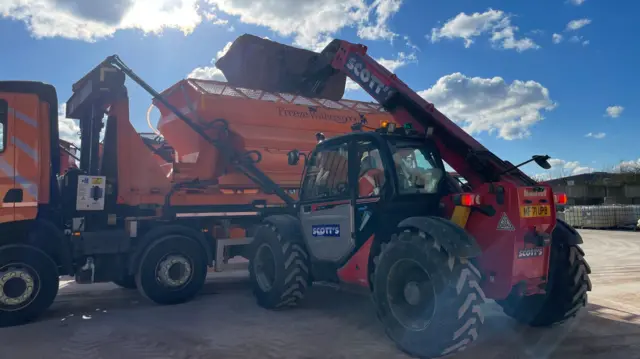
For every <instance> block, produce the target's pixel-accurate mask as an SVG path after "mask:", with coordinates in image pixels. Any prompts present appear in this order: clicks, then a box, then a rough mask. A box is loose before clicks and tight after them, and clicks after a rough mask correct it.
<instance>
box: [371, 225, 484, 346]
mask: <svg viewBox="0 0 640 359" xmlns="http://www.w3.org/2000/svg"><path fill="white" fill-rule="evenodd" d="M376 262H377V265H376V267H375V273H374V285H373V296H374V302H375V304H376V309H377V312H378V318H379V319H380V320H381V321H382V323H383V325H384V326H385V330H386V332H387V335H388V336H389V337H390V338H391V339H392V340H393V341H394V342H395V343H396V344H397V345H398V347H399V348H400V349H401V350H403V351H404V352H406V353H408V354H410V355H412V356H416V357H420V358H435V357H440V356H444V355H448V354H451V353H455V352H459V351H462V350H464V349H466V347H467V346H468V345H469V344H471V343H472V342H473V341H475V340H476V338H477V337H478V331H479V329H480V326H481V325H482V323H483V322H484V316H483V314H482V310H481V307H480V304H482V303H483V302H484V300H485V297H484V293H483V291H482V289H481V288H480V285H479V281H480V272H479V271H478V270H477V269H476V268H475V267H474V266H473V264H471V263H470V262H469V261H468V260H466V259H462V258H456V257H454V256H451V255H449V254H448V253H446V252H445V251H444V249H443V248H442V247H440V245H439V244H438V239H437V238H431V237H429V236H428V235H426V234H425V233H423V232H418V231H408V232H403V233H401V234H399V236H394V238H393V239H392V240H391V242H390V243H389V244H387V245H386V246H384V248H383V250H382V253H381V254H380V256H379V257H378V258H377V259H376Z"/></svg>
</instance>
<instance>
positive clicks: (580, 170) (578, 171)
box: [571, 166, 595, 176]
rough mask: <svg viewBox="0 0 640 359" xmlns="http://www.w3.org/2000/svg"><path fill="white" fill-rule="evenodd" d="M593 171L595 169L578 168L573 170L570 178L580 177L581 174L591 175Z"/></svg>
mask: <svg viewBox="0 0 640 359" xmlns="http://www.w3.org/2000/svg"><path fill="white" fill-rule="evenodd" d="M594 171H595V169H594V168H591V167H587V166H578V167H576V168H574V169H573V171H572V172H571V175H572V176H575V175H581V174H585V173H592V172H594Z"/></svg>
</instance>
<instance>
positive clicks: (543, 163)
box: [533, 155, 551, 170]
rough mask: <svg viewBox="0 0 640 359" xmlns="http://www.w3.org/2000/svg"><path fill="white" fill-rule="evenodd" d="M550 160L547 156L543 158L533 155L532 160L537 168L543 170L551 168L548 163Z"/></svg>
mask: <svg viewBox="0 0 640 359" xmlns="http://www.w3.org/2000/svg"><path fill="white" fill-rule="evenodd" d="M550 158H551V157H549V156H547V155H544V156H540V155H533V160H534V161H536V163H537V164H538V166H540V167H542V168H544V169H545V170H548V169H549V168H551V164H550V163H549V159H550Z"/></svg>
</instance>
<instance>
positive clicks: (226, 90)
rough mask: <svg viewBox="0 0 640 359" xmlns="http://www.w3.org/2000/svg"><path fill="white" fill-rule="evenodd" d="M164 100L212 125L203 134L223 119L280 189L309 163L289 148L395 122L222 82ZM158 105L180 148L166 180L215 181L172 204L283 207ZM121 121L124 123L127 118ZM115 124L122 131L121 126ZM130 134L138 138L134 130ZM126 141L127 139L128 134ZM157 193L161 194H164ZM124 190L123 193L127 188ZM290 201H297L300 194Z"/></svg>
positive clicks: (366, 108)
mask: <svg viewBox="0 0 640 359" xmlns="http://www.w3.org/2000/svg"><path fill="white" fill-rule="evenodd" d="M162 95H163V96H165V97H166V98H167V99H168V100H169V101H170V102H171V103H172V104H173V105H174V106H176V107H177V108H179V109H181V111H182V112H183V113H184V114H186V115H188V116H190V117H191V118H192V119H193V120H194V121H195V122H196V123H198V124H199V125H201V126H203V127H205V128H207V127H209V128H208V129H207V130H206V132H207V134H208V135H210V136H211V137H213V138H216V137H217V136H218V135H219V133H218V131H219V130H220V127H216V125H215V123H214V126H212V123H213V122H214V121H215V120H217V119H224V120H225V121H226V122H227V123H228V126H229V137H228V138H229V140H230V141H232V143H233V144H234V145H235V148H236V149H237V150H238V151H240V152H246V151H259V152H260V154H261V161H260V162H259V163H257V167H258V168H260V169H261V170H262V171H263V172H264V173H265V174H266V175H268V176H269V177H270V178H272V179H273V181H274V182H275V183H276V184H278V185H279V186H281V187H283V188H285V189H289V190H292V191H296V190H297V189H298V188H299V186H300V180H301V174H302V170H303V168H304V163H303V162H300V163H299V164H298V165H296V166H290V165H288V162H287V153H288V152H289V151H291V150H292V149H298V150H300V151H301V152H306V153H308V152H310V151H312V150H313V148H314V147H315V145H316V144H317V140H316V133H318V132H322V133H324V134H325V135H326V136H327V137H331V136H334V135H339V134H344V133H347V132H351V126H352V125H353V124H355V123H360V122H361V121H362V116H364V117H365V118H366V120H367V121H368V123H369V124H370V125H371V126H374V127H377V126H378V124H379V122H381V121H383V120H387V121H388V120H390V119H391V116H390V115H389V114H388V113H386V112H384V110H382V109H381V107H380V106H379V105H377V104H373V103H366V102H359V101H350V100H342V101H340V102H334V101H329V100H315V99H309V98H305V97H301V96H293V95H287V94H272V93H268V92H264V91H258V90H249V89H241V88H236V87H232V86H229V85H228V84H227V83H224V82H217V81H204V80H193V79H190V80H183V81H180V82H178V83H177V84H176V85H174V86H172V87H171V88H169V89H167V90H166V91H164V93H163V94H162ZM155 105H156V106H157V107H158V109H159V110H160V113H161V118H160V120H159V122H158V130H159V131H160V133H162V135H163V137H164V139H165V141H167V143H169V144H170V145H171V147H172V148H173V149H174V150H175V153H176V158H177V159H176V162H175V163H174V164H173V166H172V169H171V173H170V175H169V178H168V180H169V181H170V182H173V183H178V182H189V181H193V180H196V179H197V180H199V181H201V182H206V181H213V182H214V183H216V185H214V186H210V187H209V188H207V189H204V190H202V191H201V193H199V194H198V195H196V196H194V195H188V194H184V193H176V194H175V195H174V196H173V197H172V202H171V203H172V204H175V205H194V204H248V203H251V202H252V201H254V200H266V201H267V202H268V203H269V204H280V203H282V201H281V200H280V199H279V198H278V197H276V196H274V195H268V194H264V193H262V192H261V190H260V189H259V188H258V186H257V185H256V184H255V183H253V182H252V181H251V180H250V179H249V178H247V177H246V176H245V175H244V174H242V173H239V172H236V171H235V169H234V168H233V166H231V165H229V164H227V163H225V161H224V159H223V158H222V157H221V156H220V153H219V152H218V149H217V148H216V147H215V146H213V145H211V144H210V143H208V142H206V140H204V139H203V138H201V136H199V135H198V134H197V133H196V132H195V131H194V130H193V129H191V128H190V127H189V126H188V125H187V124H186V123H184V122H183V121H181V120H180V119H179V118H177V117H176V116H175V114H173V113H172V112H170V111H169V110H168V109H167V108H165V107H164V106H163V105H162V104H160V103H155ZM122 111H124V108H123V110H122ZM118 117H119V118H121V117H122V114H120V115H118ZM118 127H119V129H121V130H122V127H120V126H118ZM127 131H131V132H132V133H133V128H132V127H131V129H130V130H127ZM123 136H125V137H123V138H126V136H127V135H126V134H124V135H123ZM119 138H120V137H119ZM127 153H131V154H132V156H129V155H127V156H126V158H123V160H124V161H135V162H136V163H139V162H140V160H141V159H139V158H137V156H138V155H137V154H135V153H133V152H131V151H127ZM148 176H149V175H148ZM153 176H154V177H157V175H153ZM156 182H163V181H162V180H159V179H158V180H155V179H154V180H149V181H145V183H146V185H145V186H146V187H147V189H148V191H147V192H149V191H150V190H151V189H152V188H151V187H153V186H152V185H151V184H152V183H155V184H154V186H156V187H158V186H160V183H156ZM140 185H141V186H142V185H144V184H140ZM164 185H166V184H163V186H164ZM159 192H161V193H164V192H163V191H162V190H160V191H159ZM120 193H124V192H122V188H121V189H120ZM154 197H156V196H154ZM157 197H158V198H163V197H162V196H157ZM293 197H296V195H295V192H294V194H293ZM156 201H157V200H153V202H156ZM125 202H127V201H126V200H125Z"/></svg>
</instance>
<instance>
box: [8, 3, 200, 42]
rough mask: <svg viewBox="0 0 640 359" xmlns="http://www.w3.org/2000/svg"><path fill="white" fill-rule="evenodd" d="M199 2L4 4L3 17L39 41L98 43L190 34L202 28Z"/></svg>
mask: <svg viewBox="0 0 640 359" xmlns="http://www.w3.org/2000/svg"><path fill="white" fill-rule="evenodd" d="M198 1H199V0H113V1H83V0H2V1H0V16H1V17H4V18H9V19H13V20H18V21H22V22H24V23H25V24H26V25H27V27H28V29H29V31H30V32H31V33H32V34H33V36H34V37H36V38H45V37H64V38H69V39H79V40H84V41H96V40H98V39H102V38H106V37H110V36H112V35H113V34H114V33H115V32H116V31H118V30H125V29H138V30H141V31H143V32H145V33H160V32H162V31H163V30H164V29H167V28H171V29H178V30H181V31H183V32H184V33H190V32H191V31H193V29H194V28H195V27H196V26H197V25H198V24H200V22H201V21H202V16H201V14H200V13H199V12H198V8H197V3H198Z"/></svg>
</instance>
